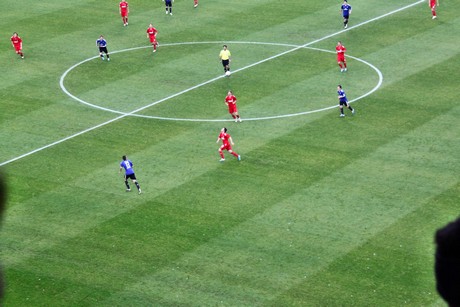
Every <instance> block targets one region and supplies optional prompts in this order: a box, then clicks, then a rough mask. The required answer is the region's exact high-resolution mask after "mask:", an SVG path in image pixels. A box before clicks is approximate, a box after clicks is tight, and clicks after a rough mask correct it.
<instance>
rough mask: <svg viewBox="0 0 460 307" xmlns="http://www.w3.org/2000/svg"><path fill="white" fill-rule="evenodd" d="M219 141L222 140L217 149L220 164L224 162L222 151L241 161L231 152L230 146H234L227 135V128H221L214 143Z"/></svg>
mask: <svg viewBox="0 0 460 307" xmlns="http://www.w3.org/2000/svg"><path fill="white" fill-rule="evenodd" d="M220 140H222V145H221V146H220V148H219V155H220V162H223V161H225V157H224V153H223V150H224V149H225V150H227V151H228V152H229V153H231V154H232V155H233V156H235V157H236V158H237V159H238V161H241V156H240V155H239V154H237V153H236V152H234V151H233V150H232V145H235V144H234V143H233V140H232V137H231V136H230V134H228V133H227V128H222V130H220V134H219V137H218V138H217V142H216V143H219V141H220Z"/></svg>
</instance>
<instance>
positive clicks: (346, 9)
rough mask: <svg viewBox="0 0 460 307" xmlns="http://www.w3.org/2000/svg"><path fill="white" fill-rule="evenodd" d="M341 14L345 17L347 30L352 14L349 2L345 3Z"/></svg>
mask: <svg viewBox="0 0 460 307" xmlns="http://www.w3.org/2000/svg"><path fill="white" fill-rule="evenodd" d="M340 12H341V13H342V17H343V27H344V28H345V29H346V28H347V27H348V19H349V18H350V14H351V5H349V4H348V2H347V0H344V1H343V4H342V6H341V7H340Z"/></svg>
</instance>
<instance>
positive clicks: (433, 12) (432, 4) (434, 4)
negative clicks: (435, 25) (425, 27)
mask: <svg viewBox="0 0 460 307" xmlns="http://www.w3.org/2000/svg"><path fill="white" fill-rule="evenodd" d="M428 4H429V5H430V9H431V15H433V17H431V19H436V18H437V17H438V16H437V15H436V7H437V6H439V1H438V0H428Z"/></svg>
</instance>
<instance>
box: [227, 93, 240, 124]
mask: <svg viewBox="0 0 460 307" xmlns="http://www.w3.org/2000/svg"><path fill="white" fill-rule="evenodd" d="M236 100H237V99H236V97H235V96H234V95H233V93H232V91H228V93H227V96H226V97H225V104H226V105H227V107H228V113H230V114H231V115H232V117H233V119H234V120H235V123H237V122H240V123H241V117H240V115H239V114H238V108H237V107H236Z"/></svg>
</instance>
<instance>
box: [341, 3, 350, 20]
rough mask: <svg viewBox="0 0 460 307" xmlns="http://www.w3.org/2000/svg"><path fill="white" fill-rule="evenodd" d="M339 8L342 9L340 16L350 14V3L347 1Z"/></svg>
mask: <svg viewBox="0 0 460 307" xmlns="http://www.w3.org/2000/svg"><path fill="white" fill-rule="evenodd" d="M341 10H342V16H343V17H348V16H350V12H351V5H349V4H348V3H347V4H342V7H341Z"/></svg>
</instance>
